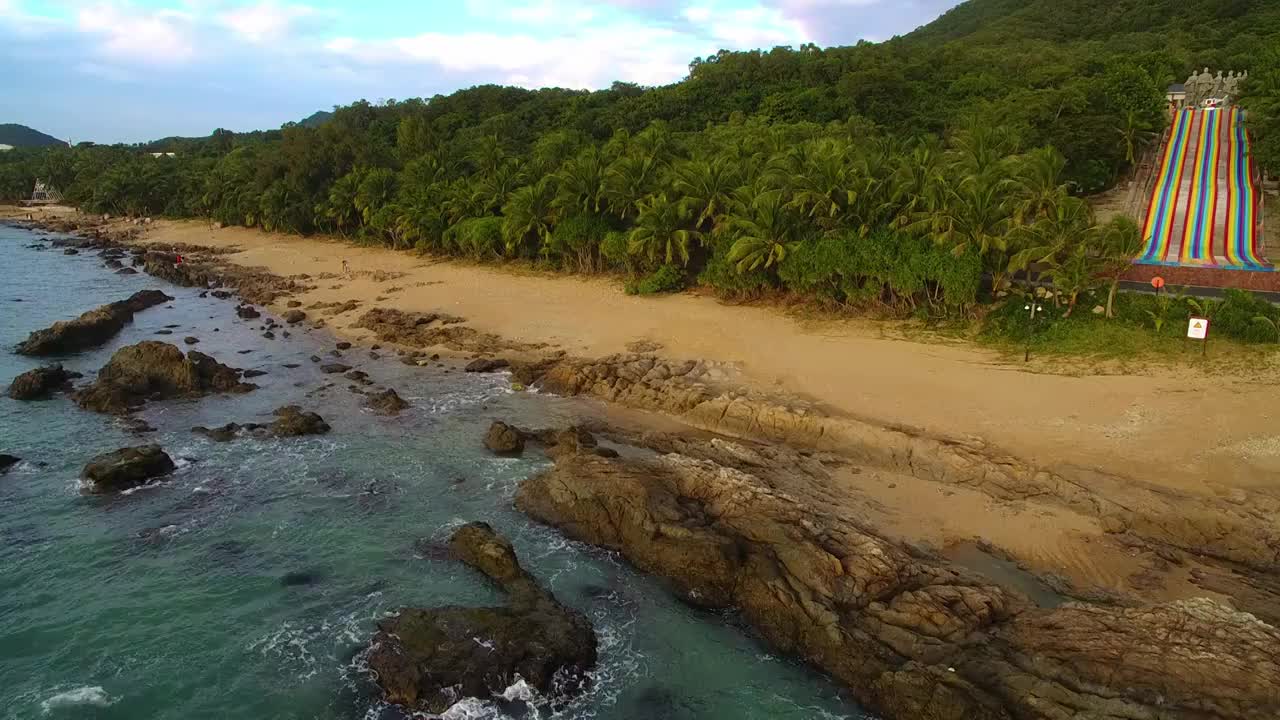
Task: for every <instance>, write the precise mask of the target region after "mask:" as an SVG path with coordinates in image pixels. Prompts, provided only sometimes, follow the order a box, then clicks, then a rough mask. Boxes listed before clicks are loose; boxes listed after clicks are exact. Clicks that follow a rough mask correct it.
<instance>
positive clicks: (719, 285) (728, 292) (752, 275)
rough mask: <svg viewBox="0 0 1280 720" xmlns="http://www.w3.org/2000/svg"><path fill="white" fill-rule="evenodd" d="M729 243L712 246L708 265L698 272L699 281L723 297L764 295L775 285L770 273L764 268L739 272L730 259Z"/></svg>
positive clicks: (737, 297)
mask: <svg viewBox="0 0 1280 720" xmlns="http://www.w3.org/2000/svg"><path fill="white" fill-rule="evenodd" d="M728 252H729V244H728V243H719V244H717V245H715V246H713V247H712V249H711V257H710V259H708V260H707V264H706V267H704V268H703V269H702V272H701V273H699V274H698V283H699V284H701V285H706V286H707V287H709V288H711V289H713V290H715V291H716V294H717V295H719V296H721V297H726V298H733V299H748V298H755V297H759V296H761V295H763V294H764V293H765V292H767V291H768V290H770V289H771V288H772V287H773V283H772V282H771V280H770V278H769V274H768V273H767V272H766V271H764V270H748V271H747V272H738V268H737V266H736V264H735V263H732V262H730V261H729V259H728V257H727V255H728Z"/></svg>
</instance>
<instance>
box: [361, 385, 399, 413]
mask: <svg viewBox="0 0 1280 720" xmlns="http://www.w3.org/2000/svg"><path fill="white" fill-rule="evenodd" d="M364 406H365V407H367V408H369V409H370V410H373V411H374V412H377V413H379V414H381V415H399V414H400V413H401V412H403V411H405V410H407V409H409V407H410V405H409V403H408V402H406V401H405V399H404V398H402V397H400V394H399V393H397V392H396V391H395V389H394V388H387V389H386V390H383V391H382V392H380V393H372V394H370V395H369V398H368V399H367V400H365V403H364Z"/></svg>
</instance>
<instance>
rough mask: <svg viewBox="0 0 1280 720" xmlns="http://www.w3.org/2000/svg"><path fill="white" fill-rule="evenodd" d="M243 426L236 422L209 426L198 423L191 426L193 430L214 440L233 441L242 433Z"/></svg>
mask: <svg viewBox="0 0 1280 720" xmlns="http://www.w3.org/2000/svg"><path fill="white" fill-rule="evenodd" d="M241 429H242V428H241V426H240V425H238V424H236V423H227V424H226V425H223V426H221V427H216V428H208V427H204V426H203V425H197V426H196V427H193V428H191V432H193V433H195V434H197V435H203V436H205V437H207V438H209V439H210V440H212V441H214V442H231V441H232V440H235V439H236V436H237V435H239V434H240V430H241Z"/></svg>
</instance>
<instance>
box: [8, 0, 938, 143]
mask: <svg viewBox="0 0 1280 720" xmlns="http://www.w3.org/2000/svg"><path fill="white" fill-rule="evenodd" d="M958 2H959V0H594V1H592V0H505V1H504V0H451V1H441V0H345V1H339V0H302V1H300V2H289V1H288V0H247V1H246V0H0V123H4V122H16V123H20V124H23V125H28V126H30V127H33V128H35V129H37V130H40V131H42V132H45V133H48V134H50V135H53V136H55V137H59V138H62V139H68V140H71V141H72V142H80V141H82V140H92V141H95V142H141V141H146V140H153V139H157V138H161V137H167V136H171V135H184V136H202V135H208V134H209V133H210V132H211V131H212V130H213V129H214V128H218V127H224V128H228V129H231V130H236V131H246V130H258V129H271V128H277V127H279V126H280V125H282V124H283V123H285V122H288V121H291V120H301V119H302V118H304V117H306V116H308V115H310V114H311V113H313V112H315V111H317V110H329V109H332V107H333V106H334V105H342V104H347V103H350V102H352V101H354V100H358V99H361V98H364V99H367V100H370V101H374V102H376V101H381V100H386V99H392V98H394V99H405V98H411V97H430V96H432V95H436V94H448V93H450V92H453V91H454V90H457V89H459V88H465V87H471V86H473V85H478V84H484V83H497V84H503V85H518V86H522V87H529V88H537V87H548V86H558V87H568V88H588V89H598V88H602V87H608V86H609V84H610V83H611V82H613V81H614V80H622V81H626V82H633V83H639V84H641V85H663V84H667V83H672V82H676V81H679V80H680V79H681V78H683V77H684V76H685V75H686V74H687V72H688V66H689V61H690V60H692V59H693V58H695V57H705V56H708V55H712V54H714V53H715V52H716V51H718V50H720V49H730V50H747V49H753V48H765V49H768V48H772V47H775V46H778V45H789V46H799V45H802V44H804V43H809V42H812V43H816V44H818V45H821V46H824V47H826V46H832V45H850V44H853V43H855V42H857V41H858V40H870V41H873V42H876V41H881V40H886V39H888V38H890V37H893V36H894V35H897V34H902V33H906V32H910V31H911V30H913V29H915V28H916V27H918V26H920V25H923V24H925V23H927V22H929V21H930V20H933V19H934V18H935V17H937V16H938V15H940V14H942V13H943V12H945V11H946V10H947V9H948V8H950V7H952V6H954V5H956V4H957V3H958Z"/></svg>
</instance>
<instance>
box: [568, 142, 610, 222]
mask: <svg viewBox="0 0 1280 720" xmlns="http://www.w3.org/2000/svg"><path fill="white" fill-rule="evenodd" d="M607 167H608V166H607V164H606V163H605V158H604V155H603V154H601V152H600V149H599V148H596V147H590V148H587V149H586V150H583V151H582V152H580V153H578V154H577V155H576V156H574V157H573V158H572V159H570V160H569V161H568V162H566V163H565V164H564V165H563V166H562V167H561V168H560V171H559V172H557V173H556V174H555V178H556V185H557V187H558V188H559V192H557V194H556V199H555V204H556V207H557V208H558V209H560V210H563V211H565V212H566V213H568V214H572V213H578V212H585V213H598V212H600V210H601V209H602V206H603V203H604V198H605V189H604V184H605V174H606V170H607Z"/></svg>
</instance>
